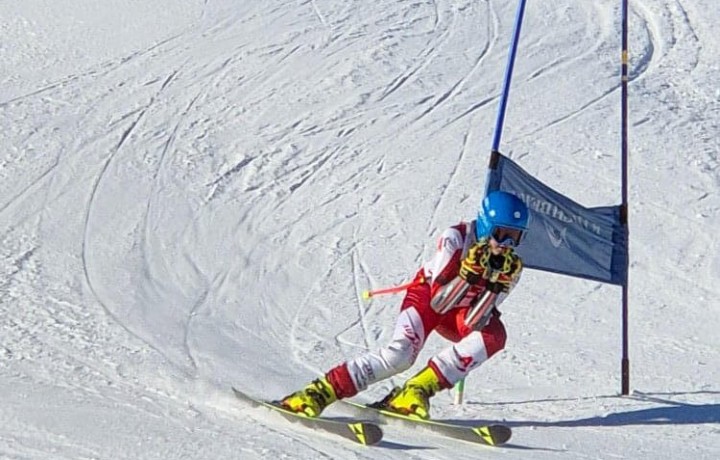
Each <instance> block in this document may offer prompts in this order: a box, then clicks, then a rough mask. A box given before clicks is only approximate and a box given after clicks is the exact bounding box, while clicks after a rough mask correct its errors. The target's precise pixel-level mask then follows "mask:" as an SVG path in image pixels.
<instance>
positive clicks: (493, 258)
mask: <svg viewBox="0 0 720 460" xmlns="http://www.w3.org/2000/svg"><path fill="white" fill-rule="evenodd" d="M521 269H522V261H521V260H520V258H519V257H518V256H517V255H516V254H515V253H514V252H513V251H511V250H504V251H503V252H502V253H500V254H493V253H492V252H491V249H490V246H489V245H488V244H487V241H484V240H481V241H478V242H477V243H475V244H474V245H473V246H472V247H471V248H470V250H469V251H468V255H467V257H465V259H464V260H463V261H462V263H461V264H460V277H461V278H463V279H464V280H465V281H467V282H468V283H469V284H477V283H479V282H480V281H482V280H487V282H488V287H489V289H491V290H492V291H493V292H507V291H508V290H509V287H510V285H511V284H512V282H513V281H514V280H515V277H516V276H517V275H518V273H520V270H521Z"/></svg>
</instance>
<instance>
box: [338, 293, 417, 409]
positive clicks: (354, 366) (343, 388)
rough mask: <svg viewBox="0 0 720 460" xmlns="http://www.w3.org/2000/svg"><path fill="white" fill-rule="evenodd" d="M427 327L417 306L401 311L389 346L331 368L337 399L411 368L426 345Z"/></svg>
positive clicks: (352, 394)
mask: <svg viewBox="0 0 720 460" xmlns="http://www.w3.org/2000/svg"><path fill="white" fill-rule="evenodd" d="M425 338H426V335H425V328H424V327H423V321H422V318H421V316H420V314H419V313H418V311H417V309H416V308H415V307H410V308H406V309H404V310H402V311H401V312H400V315H399V316H398V319H397V321H396V323H395V331H394V332H393V336H392V339H391V341H390V343H389V344H387V345H386V346H384V347H382V348H380V349H379V350H377V351H374V352H370V353H366V354H364V355H362V356H359V357H357V358H355V359H351V360H349V361H346V362H345V363H343V364H340V365H339V366H337V367H335V368H333V369H331V370H330V371H329V372H328V373H327V374H326V377H327V379H328V381H329V382H330V384H331V385H332V386H333V388H334V389H335V391H336V394H337V396H338V398H347V397H350V396H354V395H355V394H357V393H358V392H360V391H363V390H365V389H366V388H367V387H368V385H371V384H373V383H376V382H379V381H381V380H384V379H386V378H388V377H391V376H393V375H395V374H398V373H400V372H403V371H405V370H407V369H409V368H410V366H412V365H413V363H414V362H415V360H416V359H417V356H418V354H419V353H420V350H421V348H422V346H423V344H424V343H425Z"/></svg>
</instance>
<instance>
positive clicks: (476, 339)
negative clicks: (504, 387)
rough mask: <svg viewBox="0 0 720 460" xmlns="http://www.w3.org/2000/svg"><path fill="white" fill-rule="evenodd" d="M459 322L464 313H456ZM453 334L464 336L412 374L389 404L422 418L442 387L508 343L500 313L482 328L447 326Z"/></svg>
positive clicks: (402, 411) (448, 324)
mask: <svg viewBox="0 0 720 460" xmlns="http://www.w3.org/2000/svg"><path fill="white" fill-rule="evenodd" d="M455 315H457V318H456V319H455V320H456V321H457V322H456V324H457V325H460V326H462V325H463V324H464V323H462V322H460V321H459V320H460V317H461V315H462V317H463V318H464V313H463V312H462V311H458V312H456V313H455ZM451 324H452V323H451V322H450V321H443V324H442V326H450V325H451ZM445 331H446V332H449V333H451V334H450V335H452V336H456V337H461V336H462V335H464V337H462V338H461V339H460V341H459V342H458V343H456V344H454V345H452V346H450V347H448V348H446V349H444V350H442V351H441V352H440V353H438V354H437V355H436V356H434V357H433V358H431V359H430V361H429V362H428V365H427V367H425V368H424V369H423V370H422V371H420V372H419V373H418V374H416V375H415V376H413V377H412V378H410V379H409V380H408V381H407V382H405V385H403V388H402V391H400V392H399V393H398V394H397V395H396V396H395V397H394V398H392V399H391V400H390V401H389V402H388V406H389V407H390V408H391V409H393V410H395V411H397V412H401V413H405V414H408V415H414V416H417V417H420V418H429V416H430V398H431V397H432V396H433V395H434V394H435V393H437V392H438V391H440V390H443V389H449V388H452V387H453V385H454V384H455V383H456V382H458V381H459V380H460V379H462V378H464V377H465V376H467V374H468V373H469V372H470V371H471V370H472V369H474V368H476V367H477V366H479V365H480V364H482V363H483V362H485V361H487V359H488V358H490V357H491V356H492V355H494V354H495V353H497V352H498V351H500V350H502V349H503V348H504V347H505V338H506V334H505V327H504V326H503V324H502V322H501V321H500V319H499V318H498V317H497V316H493V317H492V318H491V320H490V322H489V323H488V324H487V325H486V326H485V327H483V328H482V329H481V330H480V331H473V330H470V329H464V328H462V327H458V328H453V327H446V328H445Z"/></svg>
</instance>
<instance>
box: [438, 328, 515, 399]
mask: <svg viewBox="0 0 720 460" xmlns="http://www.w3.org/2000/svg"><path fill="white" fill-rule="evenodd" d="M506 338H507V334H506V332H505V326H503V323H502V321H500V318H499V317H498V316H497V315H494V316H492V317H491V318H490V321H489V322H488V324H487V325H486V326H485V327H483V328H482V329H480V330H479V331H471V332H469V333H468V334H467V335H466V336H465V337H463V338H462V339H461V340H460V341H459V342H458V343H456V344H454V345H452V346H450V347H447V348H445V349H444V350H442V351H441V352H440V353H438V354H437V355H435V356H434V357H433V358H431V359H430V365H431V366H432V367H433V368H434V369H435V370H436V371H437V372H438V373H439V374H440V376H441V377H442V378H444V379H445V380H446V381H447V382H448V384H449V385H450V386H452V385H454V384H455V383H457V382H459V381H460V380H461V379H463V378H465V377H466V376H467V375H468V374H469V373H470V371H471V370H473V369H475V368H476V367H478V366H479V365H480V364H482V363H484V362H485V361H487V360H488V359H489V358H490V357H492V356H493V355H494V354H495V353H497V352H498V351H500V350H502V349H503V348H505V340H506Z"/></svg>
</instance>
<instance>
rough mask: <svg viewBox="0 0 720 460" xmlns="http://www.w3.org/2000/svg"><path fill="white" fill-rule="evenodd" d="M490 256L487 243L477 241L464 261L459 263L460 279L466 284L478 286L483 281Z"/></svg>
mask: <svg viewBox="0 0 720 460" xmlns="http://www.w3.org/2000/svg"><path fill="white" fill-rule="evenodd" d="M491 255H492V254H491V253H490V247H489V246H488V245H487V242H483V241H478V242H477V243H475V244H473V245H472V246H471V247H470V249H469V250H468V254H467V256H466V257H465V259H463V261H462V262H461V263H460V273H459V274H460V278H462V279H464V280H465V281H467V283H468V284H478V283H479V282H480V281H482V280H483V279H485V272H486V271H487V267H486V266H487V264H488V260H489V257H490V256H491Z"/></svg>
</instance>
